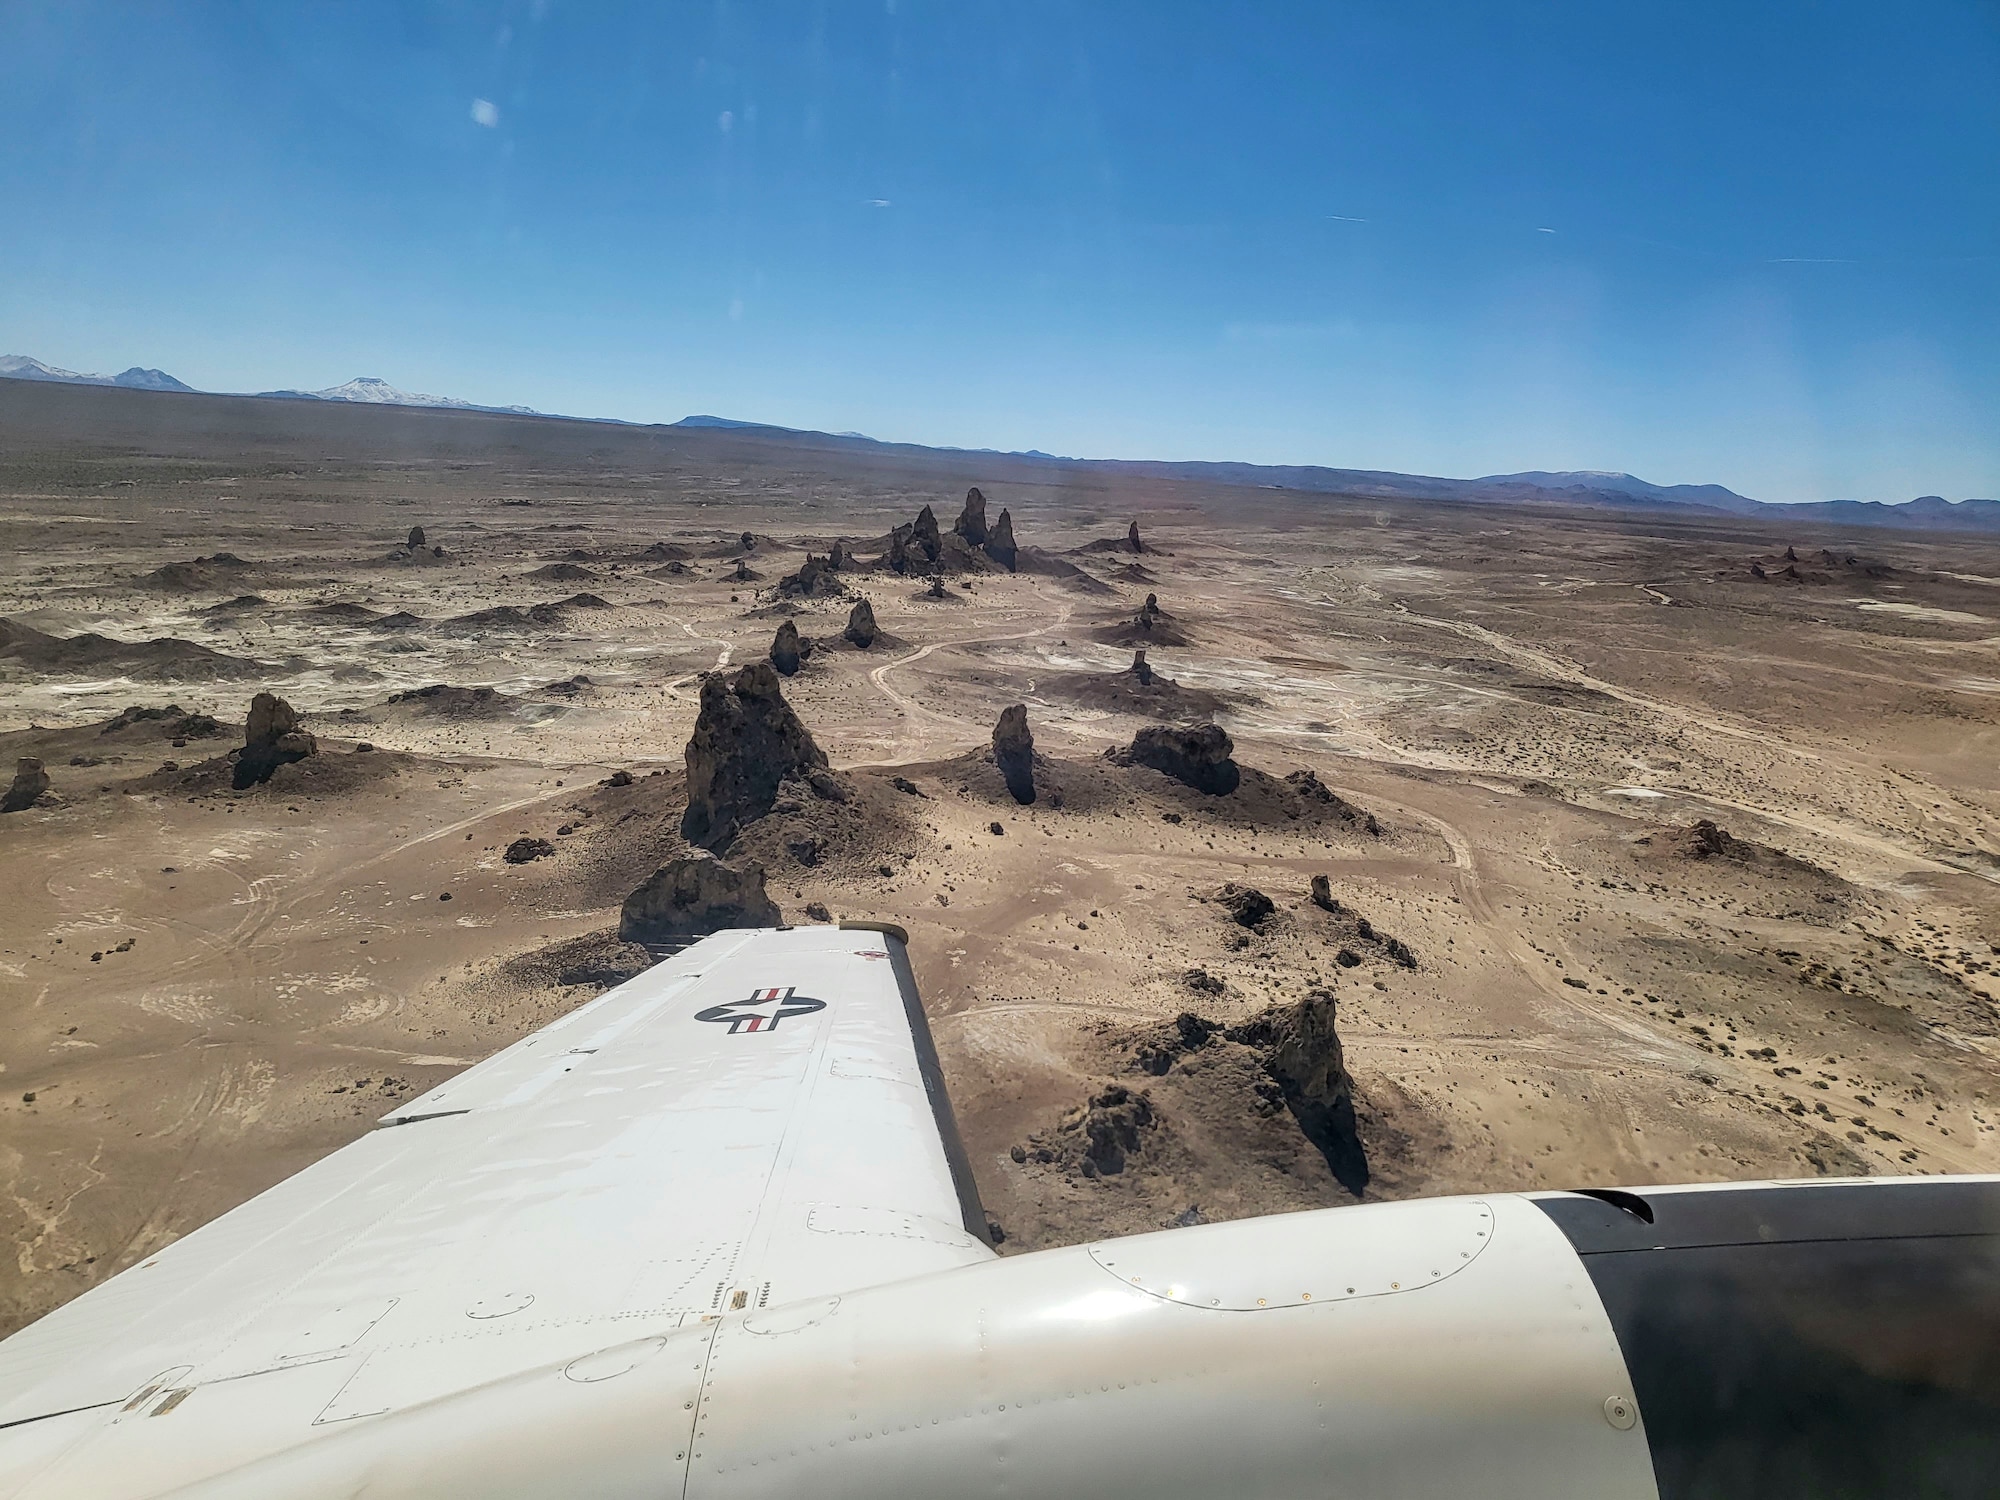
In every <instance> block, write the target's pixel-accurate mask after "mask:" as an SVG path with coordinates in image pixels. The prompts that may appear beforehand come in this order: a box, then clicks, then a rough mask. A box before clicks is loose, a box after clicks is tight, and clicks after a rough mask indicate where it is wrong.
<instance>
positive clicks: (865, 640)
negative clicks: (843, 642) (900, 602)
mask: <svg viewBox="0 0 2000 1500" xmlns="http://www.w3.org/2000/svg"><path fill="white" fill-rule="evenodd" d="M841 634H842V635H844V636H846V637H847V639H848V640H850V641H852V642H854V644H855V645H857V646H859V647H860V648H861V649H862V650H863V651H866V650H867V649H868V648H869V647H870V646H872V645H874V644H875V637H876V635H877V634H878V632H877V630H876V629H875V606H874V605H872V604H870V603H869V602H868V601H867V600H866V599H859V600H856V601H855V605H854V608H853V609H851V610H849V611H848V612H847V628H846V629H845V630H843V631H842V632H841Z"/></svg>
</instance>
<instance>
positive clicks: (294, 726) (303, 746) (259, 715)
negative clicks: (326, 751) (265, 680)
mask: <svg viewBox="0 0 2000 1500" xmlns="http://www.w3.org/2000/svg"><path fill="white" fill-rule="evenodd" d="M317 754H319V742H318V741H317V740H315V739H314V738H313V737H312V736H311V735H309V734H307V733H306V732H305V731H304V730H303V729H301V728H299V716H298V715H297V714H296V713H294V712H292V705H291V704H289V703H287V702H286V701H285V700H284V699H283V698H280V697H278V696H277V695H275V694H273V693H259V694H258V695H257V696H256V697H254V698H252V699H251V700H250V713H249V716H248V717H247V718H246V719H245V720H244V723H243V748H242V749H241V750H240V751H238V752H237V755H236V774H235V776H234V777H233V778H232V783H233V785H234V786H235V787H236V789H237V790H238V791H239V792H240V791H243V790H244V789H246V788H248V787H253V786H261V785H262V784H263V783H264V782H267V781H269V780H270V779H271V776H272V774H273V773H274V772H275V771H276V770H277V769H278V767H279V766H282V765H289V764H290V763H292V762H293V761H299V760H304V759H305V758H306V757H307V756H310V755H317Z"/></svg>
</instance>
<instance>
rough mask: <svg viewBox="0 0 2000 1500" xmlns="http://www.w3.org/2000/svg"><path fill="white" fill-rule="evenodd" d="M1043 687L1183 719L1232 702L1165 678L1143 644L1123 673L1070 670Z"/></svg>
mask: <svg viewBox="0 0 2000 1500" xmlns="http://www.w3.org/2000/svg"><path fill="white" fill-rule="evenodd" d="M1040 687H1041V690H1042V692H1043V693H1045V694H1046V695H1047V696H1049V697H1051V698H1061V699H1063V700H1064V701H1065V702H1070V703H1078V704H1082V705H1083V706H1084V707H1086V708H1099V709H1105V710H1108V711H1110V712H1112V713H1125V714H1138V715H1141V716H1143V717H1145V718H1149V719H1170V720H1178V721H1183V722H1185V721H1187V720H1190V719H1198V718H1201V717H1204V716H1207V715H1213V714H1215V713H1218V712H1220V711H1221V710H1222V709H1223V708H1225V707H1227V706H1228V703H1229V701H1230V700H1229V699H1227V698H1224V697H1223V696H1222V695H1221V694H1219V693H1211V692H1209V691H1208V690H1206V689H1205V688H1191V687H1183V686H1182V685H1181V684H1180V683H1177V682H1175V681H1174V680H1173V679H1172V678H1171V677H1162V676H1161V675H1160V674H1159V673H1158V672H1156V671H1154V670H1153V667H1152V665H1151V663H1149V662H1148V661H1147V660H1146V652H1145V648H1144V647H1140V648H1138V649H1137V650H1135V651H1134V652H1133V653H1132V665H1131V666H1130V667H1128V668H1126V669H1125V670H1124V671H1123V672H1067V673H1064V674H1062V675H1060V676H1057V677H1051V678H1047V679H1044V680H1043V681H1042V682H1041V684H1040Z"/></svg>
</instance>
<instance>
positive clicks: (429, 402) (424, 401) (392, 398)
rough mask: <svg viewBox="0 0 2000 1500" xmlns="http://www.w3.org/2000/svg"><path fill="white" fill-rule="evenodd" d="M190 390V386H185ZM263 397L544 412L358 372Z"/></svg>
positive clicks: (519, 413) (527, 414)
mask: <svg viewBox="0 0 2000 1500" xmlns="http://www.w3.org/2000/svg"><path fill="white" fill-rule="evenodd" d="M180 389H181V390H186V389H187V387H186V386H181V387H180ZM257 394H258V395H260V396H268V397H270V398H272V399H274V400H280V401H359V402H362V403H364V404H366V405H369V406H442V407H448V408H449V409H451V410H452V411H497V412H506V413H507V414H509V415H511V416H516V417H539V416H540V415H542V414H541V413H540V412H538V411H536V410H535V409H534V408H533V407H532V406H481V405H479V404H478V403H477V402H476V401H461V400H459V399H458V398H457V397H456V396H426V395H423V394H421V393H420V392H417V391H403V390H398V389H397V388H396V387H395V386H393V385H391V384H389V382H388V381H386V380H381V379H378V378H377V377H376V376H373V375H357V376H355V377H354V379H352V380H350V381H347V382H346V383H345V384H342V385H330V386H328V387H327V388H326V389H325V390H323V391H259V392H257Z"/></svg>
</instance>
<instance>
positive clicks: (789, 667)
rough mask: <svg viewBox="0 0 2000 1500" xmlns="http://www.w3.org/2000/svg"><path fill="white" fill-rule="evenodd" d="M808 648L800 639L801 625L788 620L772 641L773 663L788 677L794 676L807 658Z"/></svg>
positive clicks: (780, 627)
mask: <svg viewBox="0 0 2000 1500" xmlns="http://www.w3.org/2000/svg"><path fill="white" fill-rule="evenodd" d="M805 655H806V648H805V646H804V643H803V642H801V641H800V640H799V627H798V626H797V625H796V624H794V623H793V622H792V621H790V620H787V621H785V623H784V624H782V625H780V626H779V627H778V633H777V635H776V636H775V637H773V638H772V641H771V665H772V666H774V667H776V668H777V669H778V671H779V672H780V673H782V674H783V675H784V676H786V677H790V676H792V675H793V674H794V673H796V672H797V671H798V669H799V666H800V664H801V663H802V662H804V660H805Z"/></svg>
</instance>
